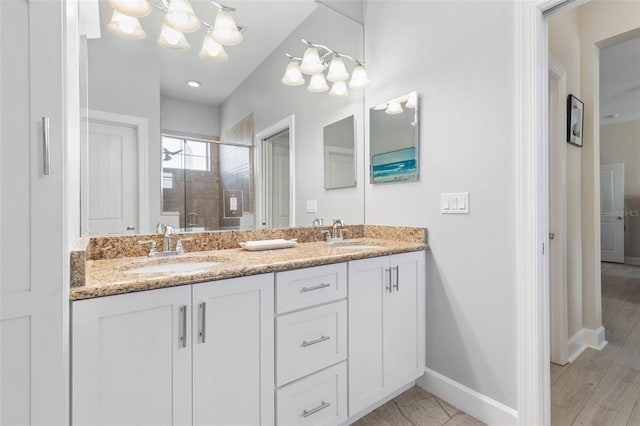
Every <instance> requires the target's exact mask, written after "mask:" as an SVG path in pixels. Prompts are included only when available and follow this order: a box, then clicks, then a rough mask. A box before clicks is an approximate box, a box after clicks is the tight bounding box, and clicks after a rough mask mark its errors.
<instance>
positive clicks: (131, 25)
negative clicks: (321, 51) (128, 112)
mask: <svg viewBox="0 0 640 426" xmlns="http://www.w3.org/2000/svg"><path fill="white" fill-rule="evenodd" d="M0 1H2V0H0ZM108 1H109V5H111V7H112V8H113V17H112V18H111V21H110V22H109V24H108V25H107V28H108V29H109V30H110V31H111V32H113V33H115V34H118V35H120V36H122V37H127V38H133V39H141V38H145V36H146V34H145V32H144V29H143V28H142V26H141V25H140V21H138V18H139V17H143V16H147V15H149V14H150V13H151V11H152V7H155V8H156V9H159V10H161V11H162V12H165V16H164V19H163V24H162V28H161V31H160V37H159V38H158V41H157V43H158V46H160V47H164V48H167V49H172V50H187V49H189V48H190V47H191V46H190V45H189V42H188V41H187V39H186V38H185V36H184V33H191V32H195V31H197V30H198V29H199V28H200V27H201V26H203V27H205V28H206V29H207V33H206V34H205V36H204V39H203V40H202V48H201V49H200V52H199V54H198V55H199V56H200V58H202V59H204V60H207V61H214V62H222V61H226V60H227V59H228V58H229V55H227V52H226V51H225V49H224V46H235V45H237V44H239V43H240V42H242V39H243V36H242V31H243V30H244V28H242V27H239V26H237V25H236V22H235V21H234V19H233V16H232V15H231V12H235V11H236V9H234V8H232V7H229V6H225V5H223V4H221V3H218V2H217V1H216V0H208V2H207V3H211V4H213V5H214V6H215V7H217V8H218V12H217V15H216V19H215V22H214V25H210V24H208V23H206V22H204V21H201V20H200V18H198V16H196V14H195V13H194V11H193V8H192V7H191V3H189V0H108ZM302 84H304V82H303V83H302Z"/></svg>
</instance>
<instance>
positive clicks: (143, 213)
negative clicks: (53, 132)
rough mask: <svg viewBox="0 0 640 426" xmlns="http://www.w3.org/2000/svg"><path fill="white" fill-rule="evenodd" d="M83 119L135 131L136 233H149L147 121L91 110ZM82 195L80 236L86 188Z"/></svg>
mask: <svg viewBox="0 0 640 426" xmlns="http://www.w3.org/2000/svg"><path fill="white" fill-rule="evenodd" d="M84 118H88V121H91V122H94V123H105V124H116V125H121V126H127V127H133V128H135V129H136V132H137V137H138V229H137V230H136V233H138V234H146V233H149V232H151V230H150V229H149V120H147V119H146V118H142V117H135V116H132V115H123V114H115V113H112V112H105V111H97V110H92V109H90V110H88V111H87V114H86V115H85V117H84ZM87 142H88V141H87ZM86 152H87V150H86V147H85V149H84V154H83V155H86ZM85 162H86V158H85ZM83 173H87V170H86V168H85V169H84V170H83ZM84 181H85V182H86V179H84ZM82 194H83V195H85V197H84V200H83V202H82V205H81V206H80V210H81V211H82V212H83V213H84V214H82V215H81V216H82V217H81V224H80V227H81V233H82V235H87V231H88V219H87V212H88V210H89V208H88V206H87V203H88V198H87V193H86V188H85V189H82Z"/></svg>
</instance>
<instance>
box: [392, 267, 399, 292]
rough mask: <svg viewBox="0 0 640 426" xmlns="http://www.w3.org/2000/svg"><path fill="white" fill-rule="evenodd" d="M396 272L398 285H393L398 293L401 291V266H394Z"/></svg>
mask: <svg viewBox="0 0 640 426" xmlns="http://www.w3.org/2000/svg"><path fill="white" fill-rule="evenodd" d="M393 269H395V271H396V283H395V284H394V285H393V288H395V289H396V291H398V290H400V267H399V266H394V268H393Z"/></svg>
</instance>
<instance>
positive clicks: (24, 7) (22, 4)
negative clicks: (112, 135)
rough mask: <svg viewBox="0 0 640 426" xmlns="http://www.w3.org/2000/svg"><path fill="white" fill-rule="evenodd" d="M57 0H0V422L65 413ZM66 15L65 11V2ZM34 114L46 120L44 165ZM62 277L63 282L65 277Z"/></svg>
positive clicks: (60, 417) (61, 417)
mask: <svg viewBox="0 0 640 426" xmlns="http://www.w3.org/2000/svg"><path fill="white" fill-rule="evenodd" d="M65 4H66V2H62V1H27V0H0V93H2V96H1V97H0V121H1V122H2V125H1V126H0V253H1V255H0V293H1V297H0V299H1V300H2V305H1V307H0V312H2V317H1V318H0V320H1V321H0V336H1V340H0V348H1V354H0V359H1V361H0V394H1V396H0V424H3V425H21V424H66V423H67V422H68V411H67V409H66V406H67V400H66V397H67V394H68V393H67V381H68V369H67V367H66V365H67V362H66V354H67V349H66V347H65V342H66V341H68V339H67V334H66V333H67V331H66V330H67V327H66V318H67V310H66V308H65V307H66V306H67V304H66V301H65V295H66V292H65V290H64V283H65V275H64V264H65V258H67V259H68V251H67V250H66V246H65V242H64V240H65V238H64V237H65V235H66V227H65V223H66V220H67V219H66V217H64V216H63V211H64V209H63V207H64V202H65V196H64V193H63V189H64V178H65V167H64V164H63V152H64V144H63V141H64V139H63V132H64V122H63V105H64V99H63V96H64V93H63V86H62V83H63V51H62V47H63V44H62V42H63V28H62V22H63V21H62V17H63V7H64V6H65ZM67 12H68V13H69V16H72V13H73V11H71V10H69V11H67ZM43 117H48V118H49V119H50V123H51V125H50V132H49V136H50V137H49V141H50V145H49V146H50V157H49V158H50V165H51V167H50V174H48V175H47V174H44V170H43V167H44V164H43V159H44V157H45V155H44V154H45V152H44V140H43V139H44V138H43V134H44V132H43V128H42V123H43V120H42V119H43ZM68 285H69V284H68V282H67V286H68Z"/></svg>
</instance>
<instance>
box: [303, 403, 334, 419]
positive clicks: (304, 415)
mask: <svg viewBox="0 0 640 426" xmlns="http://www.w3.org/2000/svg"><path fill="white" fill-rule="evenodd" d="M330 406H331V403H330V402H325V401H322V403H321V404H320V405H318V406H317V407H316V408H312V409H311V410H309V411H307V410H302V417H309V416H311V415H313V414H315V413H317V412H318V411H321V410H324V409H325V408H327V407H330Z"/></svg>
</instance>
